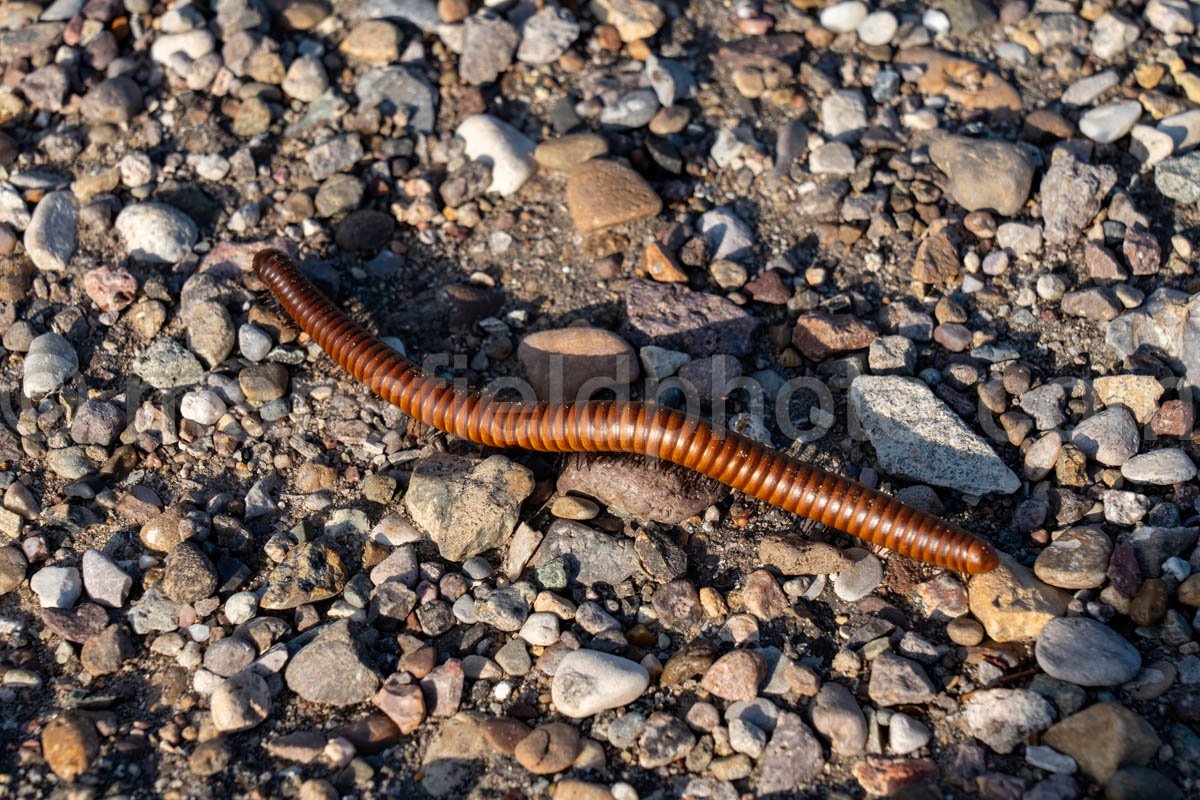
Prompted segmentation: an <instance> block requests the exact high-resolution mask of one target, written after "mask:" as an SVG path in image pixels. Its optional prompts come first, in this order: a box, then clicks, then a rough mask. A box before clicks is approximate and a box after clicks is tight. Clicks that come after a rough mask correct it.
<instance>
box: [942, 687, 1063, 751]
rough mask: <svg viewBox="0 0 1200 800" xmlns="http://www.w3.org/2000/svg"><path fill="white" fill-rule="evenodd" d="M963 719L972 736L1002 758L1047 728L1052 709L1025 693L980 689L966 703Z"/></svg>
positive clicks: (1048, 703) (1037, 698) (1015, 690)
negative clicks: (1001, 755) (1004, 754)
mask: <svg viewBox="0 0 1200 800" xmlns="http://www.w3.org/2000/svg"><path fill="white" fill-rule="evenodd" d="M963 719H965V720H966V723H967V729H968V730H969V731H970V732H971V735H972V736H974V737H975V738H976V739H979V740H980V741H981V742H983V743H984V744H986V745H987V746H988V747H990V748H991V749H992V750H994V751H996V752H997V753H1002V754H1003V753H1011V752H1012V751H1013V750H1015V749H1016V747H1017V745H1019V744H1021V743H1022V742H1024V741H1025V740H1026V739H1028V738H1029V737H1030V736H1032V735H1034V734H1037V733H1041V732H1042V731H1044V730H1046V729H1047V728H1049V727H1050V724H1051V723H1052V722H1053V721H1054V708H1053V707H1052V706H1051V705H1050V702H1049V701H1048V700H1046V698H1044V697H1042V696H1041V695H1040V694H1038V693H1037V692H1032V691H1030V690H1028V689H982V690H980V691H977V692H975V693H974V694H972V695H971V697H970V699H969V700H967V702H966V708H965V709H964V711H963Z"/></svg>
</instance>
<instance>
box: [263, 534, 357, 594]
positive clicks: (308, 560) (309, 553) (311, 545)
mask: <svg viewBox="0 0 1200 800" xmlns="http://www.w3.org/2000/svg"><path fill="white" fill-rule="evenodd" d="M345 585H346V567H345V565H343V564H342V559H341V557H340V556H339V555H338V554H337V552H336V551H335V550H333V549H332V548H331V547H329V545H328V544H326V543H325V542H322V541H320V540H315V541H309V542H301V543H300V544H298V545H296V546H295V547H293V548H292V549H291V550H289V551H288V554H287V556H286V557H284V559H283V561H282V562H280V564H279V566H277V567H275V569H274V570H272V571H271V574H270V575H268V576H267V591H266V592H265V593H264V594H263V597H262V600H261V601H260V602H259V606H260V607H261V608H263V609H265V610H269V611H284V610H287V609H289V608H296V607H297V606H301V605H304V604H305V603H318V602H320V601H321V600H328V599H329V598H330V597H336V596H337V595H338V593H340V592H341V591H342V587H344V586H345Z"/></svg>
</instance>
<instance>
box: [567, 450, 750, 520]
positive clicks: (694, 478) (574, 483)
mask: <svg viewBox="0 0 1200 800" xmlns="http://www.w3.org/2000/svg"><path fill="white" fill-rule="evenodd" d="M557 489H558V493H559V494H564V495H565V494H569V493H572V492H573V493H576V494H583V495H587V496H588V497H592V498H594V499H596V500H598V501H600V502H601V503H602V504H604V505H605V506H607V507H608V511H609V512H610V513H612V514H616V515H617V516H621V517H629V518H632V519H638V520H651V521H654V522H661V523H664V524H667V525H676V524H678V523H680V522H682V521H684V520H685V519H688V518H689V517H692V516H695V515H697V514H700V513H701V512H703V511H704V510H705V509H706V508H708V507H709V506H711V505H712V504H714V503H717V502H719V501H720V500H722V499H723V498H725V496H726V495H728V494H729V489H728V487H726V486H725V485H724V484H722V483H718V482H717V481H714V480H712V479H711V478H707V477H705V476H703V475H699V474H697V473H696V472H693V471H692V470H690V469H685V468H684V467H681V466H678V465H676V464H671V463H669V462H665V461H663V460H661V459H657V458H648V457H642V456H627V455H611V454H605V453H573V454H571V455H569V456H567V460H566V463H565V464H564V465H563V470H562V472H561V473H560V474H559V476H558V484H557Z"/></svg>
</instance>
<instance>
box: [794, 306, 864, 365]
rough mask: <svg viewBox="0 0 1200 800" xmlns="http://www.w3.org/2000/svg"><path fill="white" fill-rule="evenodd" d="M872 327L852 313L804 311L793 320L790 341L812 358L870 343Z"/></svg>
mask: <svg viewBox="0 0 1200 800" xmlns="http://www.w3.org/2000/svg"><path fill="white" fill-rule="evenodd" d="M873 341H875V330H874V329H873V328H872V327H871V326H870V325H868V324H867V323H865V322H863V321H862V320H861V319H859V318H858V317H856V316H854V315H853V314H825V313H817V314H806V315H804V316H802V317H800V319H798V320H796V328H795V330H794V331H792V344H793V345H795V346H796V349H797V350H799V351H800V352H801V353H803V354H804V355H805V356H806V357H808V358H811V359H812V360H813V361H822V360H824V359H825V358H827V357H829V356H830V355H833V354H836V353H848V352H850V351H853V350H861V349H863V348H864V347H869V346H870V344H871V342H873Z"/></svg>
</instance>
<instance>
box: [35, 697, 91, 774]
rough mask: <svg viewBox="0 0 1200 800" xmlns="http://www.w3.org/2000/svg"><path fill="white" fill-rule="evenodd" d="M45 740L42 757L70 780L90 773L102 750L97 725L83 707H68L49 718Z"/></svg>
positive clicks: (43, 736) (58, 772) (44, 734)
mask: <svg viewBox="0 0 1200 800" xmlns="http://www.w3.org/2000/svg"><path fill="white" fill-rule="evenodd" d="M41 744H42V748H41V749H42V758H44V759H46V763H47V764H49V765H50V769H51V770H53V771H54V774H55V775H57V776H58V777H59V778H61V779H62V780H64V781H67V782H69V783H71V782H74V781H75V780H76V779H78V778H79V777H80V776H82V775H83V774H84V773H86V772H87V771H88V769H89V768H90V767H91V765H92V761H93V760H94V759H95V758H96V756H97V755H98V754H99V752H100V736H99V734H97V732H96V725H95V723H94V722H92V720H91V718H90V717H88V716H87V715H85V714H84V713H83V712H81V711H68V712H66V713H64V714H60V715H59V716H57V717H55V718H54V719H52V720H50V721H49V722H47V723H46V726H45V727H44V728H43V729H42V742H41Z"/></svg>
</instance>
